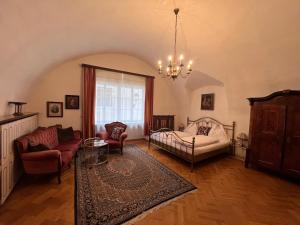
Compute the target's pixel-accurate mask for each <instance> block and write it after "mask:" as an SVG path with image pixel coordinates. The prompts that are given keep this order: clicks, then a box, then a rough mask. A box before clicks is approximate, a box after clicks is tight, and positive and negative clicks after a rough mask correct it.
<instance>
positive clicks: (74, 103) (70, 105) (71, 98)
mask: <svg viewBox="0 0 300 225" xmlns="http://www.w3.org/2000/svg"><path fill="white" fill-rule="evenodd" d="M65 108H66V109H79V95H66V96H65Z"/></svg>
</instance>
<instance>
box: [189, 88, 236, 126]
mask: <svg viewBox="0 0 300 225" xmlns="http://www.w3.org/2000/svg"><path fill="white" fill-rule="evenodd" d="M210 93H214V94H215V102H214V110H201V95H202V94H210ZM190 98H191V100H190V108H189V117H190V119H193V120H195V119H198V118H200V117H205V116H209V117H212V118H215V119H217V120H219V121H220V122H222V123H226V124H231V122H232V121H228V102H227V95H226V91H225V88H224V87H220V86H205V87H201V88H198V89H196V90H194V91H193V92H191V94H190Z"/></svg>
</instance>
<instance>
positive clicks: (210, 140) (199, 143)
mask: <svg viewBox="0 0 300 225" xmlns="http://www.w3.org/2000/svg"><path fill="white" fill-rule="evenodd" d="M194 137H195V145H194V146H195V148H197V147H203V146H207V145H211V144H214V143H217V142H219V140H218V139H217V138H215V137H210V136H205V135H196V136H194ZM182 140H184V141H188V142H190V143H192V142H193V136H188V137H183V138H182Z"/></svg>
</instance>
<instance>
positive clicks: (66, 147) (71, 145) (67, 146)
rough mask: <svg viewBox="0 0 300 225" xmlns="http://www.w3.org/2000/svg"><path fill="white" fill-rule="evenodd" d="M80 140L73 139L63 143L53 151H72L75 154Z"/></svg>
mask: <svg viewBox="0 0 300 225" xmlns="http://www.w3.org/2000/svg"><path fill="white" fill-rule="evenodd" d="M80 142H81V141H80V140H78V139H73V140H69V141H65V142H64V143H63V144H59V145H58V146H56V147H55V149H57V150H59V151H61V152H64V151H72V152H73V153H75V152H76V151H77V149H78V147H79V144H80Z"/></svg>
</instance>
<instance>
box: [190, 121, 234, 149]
mask: <svg viewBox="0 0 300 225" xmlns="http://www.w3.org/2000/svg"><path fill="white" fill-rule="evenodd" d="M192 123H194V124H196V125H197V127H200V126H203V127H212V126H213V125H214V124H215V125H221V126H223V127H224V129H225V131H226V133H227V136H228V138H230V140H231V143H232V144H233V145H234V142H235V137H234V135H235V134H234V133H235V122H234V121H233V122H232V125H228V124H224V123H221V122H220V121H218V120H216V119H214V118H211V117H201V118H199V119H196V120H191V119H190V118H189V117H188V118H187V125H189V124H192Z"/></svg>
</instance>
